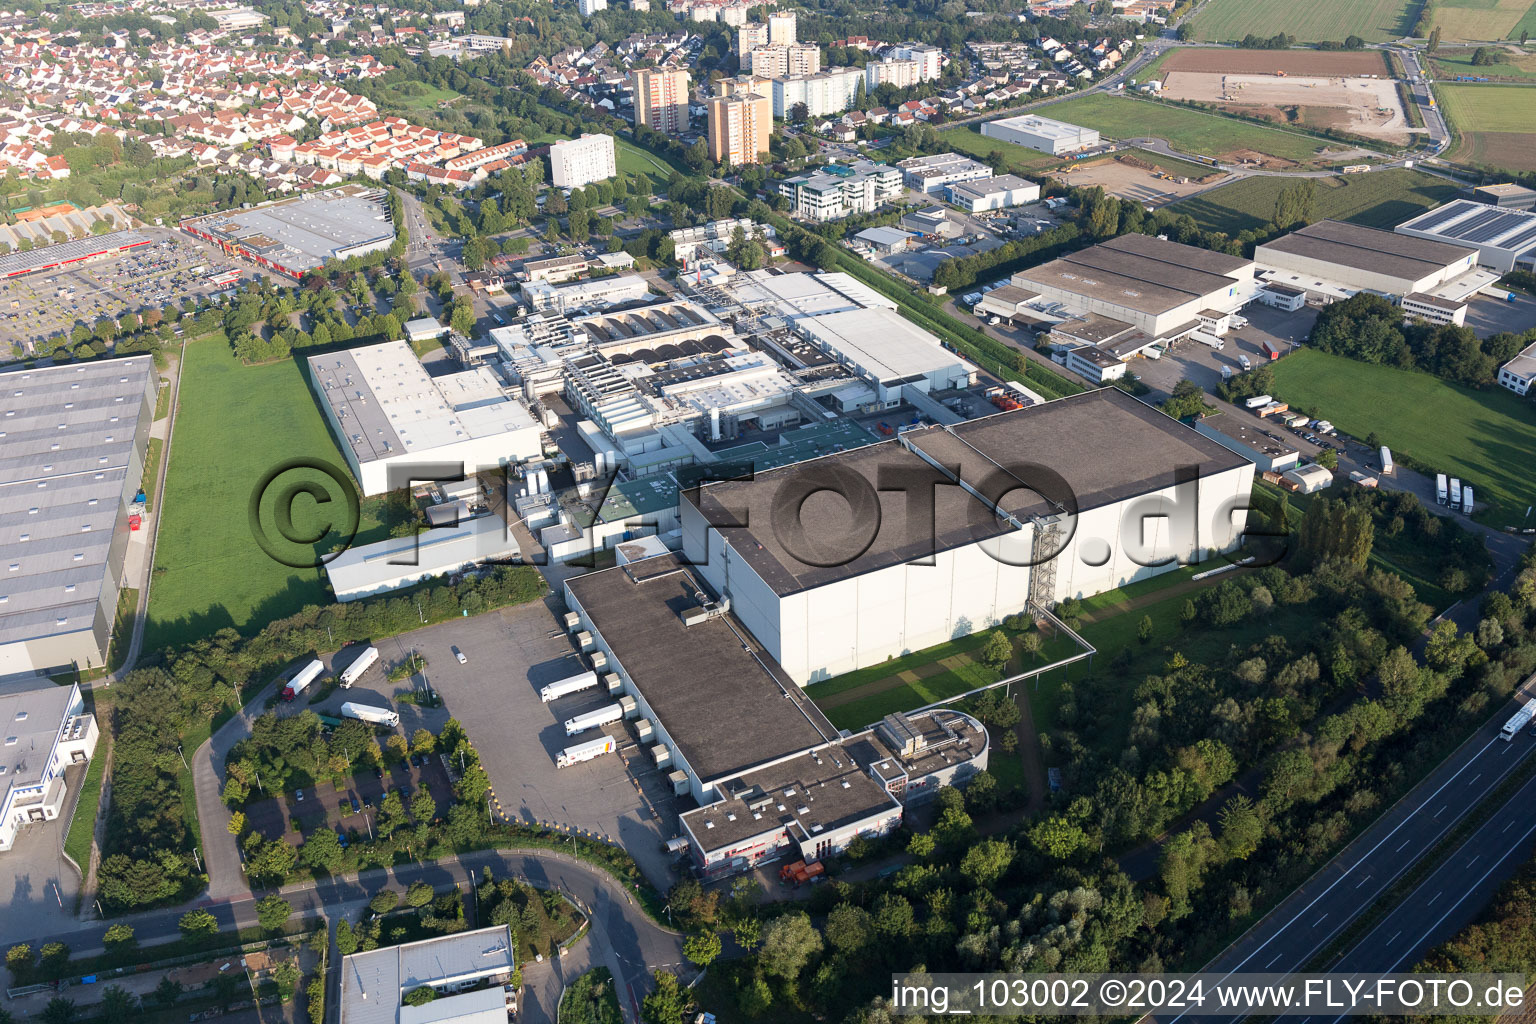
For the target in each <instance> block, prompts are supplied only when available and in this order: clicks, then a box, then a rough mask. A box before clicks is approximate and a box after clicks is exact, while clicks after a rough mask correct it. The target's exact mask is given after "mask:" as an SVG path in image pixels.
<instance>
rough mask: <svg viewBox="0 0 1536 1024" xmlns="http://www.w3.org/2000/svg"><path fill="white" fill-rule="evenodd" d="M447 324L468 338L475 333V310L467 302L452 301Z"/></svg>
mask: <svg viewBox="0 0 1536 1024" xmlns="http://www.w3.org/2000/svg"><path fill="white" fill-rule="evenodd" d="M448 326H449V327H451V328H453V330H454V331H456V332H458V333H459V334H462V335H464V337H466V338H468V337H470V336H472V335H473V334H474V333H475V311H474V308H473V307H472V306H470V305H469V304H468V303H458V302H456V303H454V304H453V314H452V315H451V316H450V317H449V318H448Z"/></svg>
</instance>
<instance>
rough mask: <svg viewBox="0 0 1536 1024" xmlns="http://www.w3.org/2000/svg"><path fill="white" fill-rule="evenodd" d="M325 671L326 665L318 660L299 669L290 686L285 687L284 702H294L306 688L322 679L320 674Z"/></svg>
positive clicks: (289, 683)
mask: <svg viewBox="0 0 1536 1024" xmlns="http://www.w3.org/2000/svg"><path fill="white" fill-rule="evenodd" d="M324 671H325V665H323V664H322V663H321V662H320V659H318V658H316V659H314V660H313V661H311V662H310V663H309V664H308V665H305V666H304V667H303V668H301V669H299V671H298V672H297V674H295V675H294V677H293V678H292V679H290V680H288V685H287V686H285V687H283V700H293V698H295V697H297V696H298V695H299V694H301V693H303V692H304V687H306V686H308V685H309V684H310V683H312V682H314V681H315V680H316V679H318V678H320V673H321V672H324Z"/></svg>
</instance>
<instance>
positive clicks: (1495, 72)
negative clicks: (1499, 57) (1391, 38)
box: [1429, 49, 1536, 82]
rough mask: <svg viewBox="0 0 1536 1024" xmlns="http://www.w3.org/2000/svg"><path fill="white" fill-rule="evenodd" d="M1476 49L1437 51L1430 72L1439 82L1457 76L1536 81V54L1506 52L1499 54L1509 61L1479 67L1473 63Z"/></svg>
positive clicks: (1430, 61) (1430, 64)
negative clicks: (1517, 54) (1518, 54)
mask: <svg viewBox="0 0 1536 1024" xmlns="http://www.w3.org/2000/svg"><path fill="white" fill-rule="evenodd" d="M1476 52H1477V51H1476V50H1475V49H1466V50H1436V51H1435V54H1434V56H1433V57H1431V58H1430V59H1429V66H1430V70H1431V71H1432V72H1433V73H1434V76H1435V78H1436V79H1437V80H1443V79H1447V78H1455V77H1456V76H1457V75H1482V76H1484V77H1487V78H1493V79H1500V78H1509V79H1514V80H1516V81H1524V82H1533V81H1536V54H1522V55H1520V56H1516V55H1515V54H1513V53H1510V52H1509V51H1506V50H1500V51H1499V52H1500V53H1501V54H1503V55H1504V56H1506V57H1507V58H1508V59H1507V60H1505V61H1502V62H1501V63H1498V64H1489V65H1487V66H1485V67H1477V66H1476V65H1474V64H1473V63H1472V55H1473V54H1474V53H1476Z"/></svg>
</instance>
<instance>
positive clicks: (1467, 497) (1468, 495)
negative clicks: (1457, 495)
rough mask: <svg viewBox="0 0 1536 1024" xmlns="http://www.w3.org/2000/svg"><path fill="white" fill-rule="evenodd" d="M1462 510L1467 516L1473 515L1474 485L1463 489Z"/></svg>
mask: <svg viewBox="0 0 1536 1024" xmlns="http://www.w3.org/2000/svg"><path fill="white" fill-rule="evenodd" d="M1461 510H1462V511H1463V512H1465V513H1466V514H1467V515H1471V514H1472V485H1471V484H1466V485H1464V486H1463V487H1462V488H1461Z"/></svg>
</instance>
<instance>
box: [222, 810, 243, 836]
mask: <svg viewBox="0 0 1536 1024" xmlns="http://www.w3.org/2000/svg"><path fill="white" fill-rule="evenodd" d="M225 828H227V829H228V830H229V834H230V835H232V836H234V837H235V838H236V839H238V838H240V837H241V836H242V835H244V834H245V812H244V811H236V812H234V813H233V814H231V815H230V816H229V824H228V825H226V826H225Z"/></svg>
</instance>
